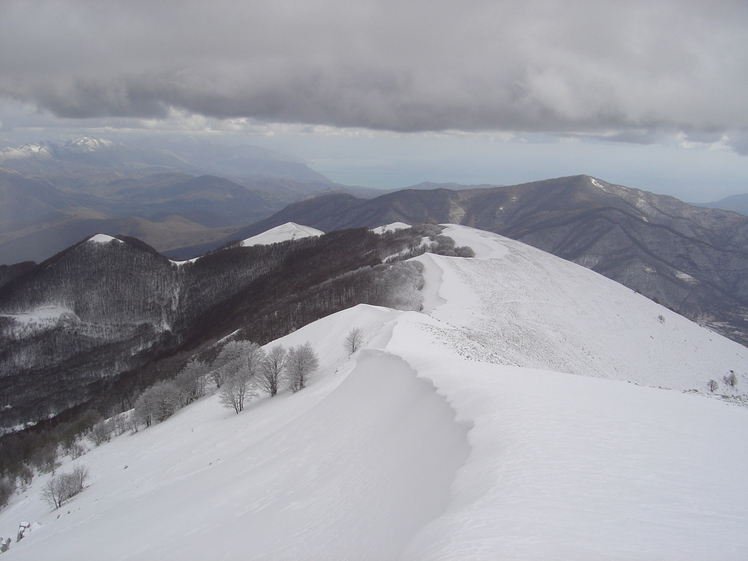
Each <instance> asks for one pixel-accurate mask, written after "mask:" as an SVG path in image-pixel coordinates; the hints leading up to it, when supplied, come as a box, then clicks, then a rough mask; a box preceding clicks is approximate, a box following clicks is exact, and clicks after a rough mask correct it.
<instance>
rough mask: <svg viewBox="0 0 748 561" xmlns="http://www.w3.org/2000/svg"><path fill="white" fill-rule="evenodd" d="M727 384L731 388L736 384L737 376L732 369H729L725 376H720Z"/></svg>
mask: <svg viewBox="0 0 748 561" xmlns="http://www.w3.org/2000/svg"><path fill="white" fill-rule="evenodd" d="M722 379H723V380H724V382H725V384H727V385H728V386H730V387H731V388H734V387H735V386H737V385H738V377H737V376H736V375H735V372H734V371H733V370H730V373H729V374H725V376H724V377H723V378H722Z"/></svg>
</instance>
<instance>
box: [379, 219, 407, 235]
mask: <svg viewBox="0 0 748 561" xmlns="http://www.w3.org/2000/svg"><path fill="white" fill-rule="evenodd" d="M408 228H410V224H406V223H405V222H393V223H392V224H385V225H384V226H377V227H376V228H372V229H371V231H372V232H374V233H375V234H384V233H385V232H397V231H398V230H406V229H408Z"/></svg>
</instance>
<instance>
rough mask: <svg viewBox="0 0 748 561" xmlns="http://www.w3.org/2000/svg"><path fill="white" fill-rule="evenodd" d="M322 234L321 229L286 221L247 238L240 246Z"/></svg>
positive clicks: (265, 243)
mask: <svg viewBox="0 0 748 561" xmlns="http://www.w3.org/2000/svg"><path fill="white" fill-rule="evenodd" d="M323 234H324V232H323V231H322V230H317V229H316V228H311V227H309V226H301V225H299V224H296V223H295V222H286V223H285V224H281V225H280V226H276V227H275V228H271V229H270V230H267V231H266V232H263V233H262V234H258V235H256V236H252V237H251V238H247V239H246V240H244V241H243V242H242V243H241V246H242V247H249V246H253V245H269V244H274V243H279V242H285V241H288V240H299V239H301V238H308V237H316V236H321V235H323Z"/></svg>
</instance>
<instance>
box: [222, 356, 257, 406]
mask: <svg viewBox="0 0 748 561" xmlns="http://www.w3.org/2000/svg"><path fill="white" fill-rule="evenodd" d="M264 359H265V353H264V351H263V350H262V349H261V348H260V346H259V345H258V344H257V343H249V342H247V343H246V344H244V345H243V346H242V354H241V355H239V357H238V358H237V359H236V361H235V362H234V363H231V364H232V365H234V366H232V368H231V369H230V374H229V375H227V376H226V378H225V380H224V383H223V386H221V398H220V399H221V403H222V404H223V405H224V406H225V407H233V409H234V411H236V413H237V414H239V413H241V412H242V411H243V410H244V404H245V403H246V402H247V401H249V400H250V399H251V398H252V397H254V396H256V395H257V390H256V386H257V374H258V373H259V371H260V367H261V365H262V363H263V362H264Z"/></svg>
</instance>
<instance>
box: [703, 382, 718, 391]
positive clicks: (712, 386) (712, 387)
mask: <svg viewBox="0 0 748 561" xmlns="http://www.w3.org/2000/svg"><path fill="white" fill-rule="evenodd" d="M718 386H719V384H718V383H717V380H709V381H708V382H707V383H706V387H707V388H709V391H710V392H711V393H714V391H715V390H716V389H717V387H718Z"/></svg>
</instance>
